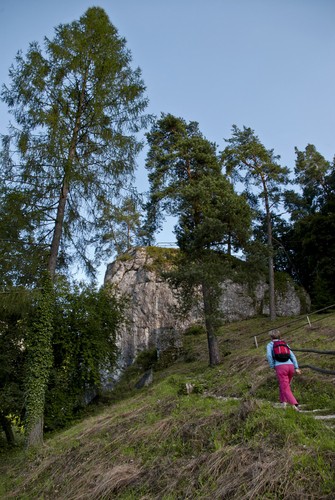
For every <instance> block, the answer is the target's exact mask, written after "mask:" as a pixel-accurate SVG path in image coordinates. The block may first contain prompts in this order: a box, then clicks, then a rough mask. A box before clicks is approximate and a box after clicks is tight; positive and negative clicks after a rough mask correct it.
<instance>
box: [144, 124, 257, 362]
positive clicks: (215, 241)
mask: <svg viewBox="0 0 335 500" xmlns="http://www.w3.org/2000/svg"><path fill="white" fill-rule="evenodd" d="M147 139H148V144H149V152H148V156H147V162H146V166H147V169H148V171H149V182H150V194H149V202H148V225H149V226H150V229H151V232H154V231H155V230H156V229H157V228H158V227H159V225H160V224H161V223H162V221H163V220H164V217H165V216H166V215H171V216H174V217H176V218H177V221H178V223H177V226H176V228H175V233H176V236H177V243H178V245H179V247H180V250H181V257H180V258H179V260H177V271H176V272H175V273H172V277H171V282H172V283H173V284H174V285H178V286H179V287H181V289H182V290H183V291H184V292H185V293H186V294H187V293H188V292H192V291H196V290H199V289H200V290H201V297H202V302H203V308H204V320H205V326H206V332H207V340H208V350H209V364H210V365H217V364H218V363H219V362H220V353H219V348H218V342H217V337H216V330H217V327H218V325H219V311H218V305H219V298H220V283H221V282H222V279H223V276H224V269H225V267H226V265H225V262H224V259H223V258H222V256H223V255H225V256H227V253H228V252H227V248H228V247H229V246H230V245H231V244H232V243H231V241H233V244H234V245H235V246H238V245H239V244H240V243H241V241H242V240H243V239H246V238H247V234H248V227H249V222H250V214H249V209H248V206H247V203H246V201H245V200H244V199H243V198H242V197H239V196H238V195H237V194H236V193H234V191H233V188H232V185H231V184H230V183H229V182H228V180H227V179H226V178H225V177H224V176H223V174H222V172H221V166H220V162H219V159H218V156H217V154H216V145H215V144H213V143H211V142H209V141H208V140H207V139H205V138H204V137H203V135H202V134H201V132H200V131H199V127H198V124H197V123H196V122H190V123H189V124H187V123H186V122H185V120H183V119H181V118H176V117H174V116H173V115H162V117H161V119H160V120H157V122H156V123H155V125H154V126H153V127H152V130H151V132H150V133H148V134H147ZM149 232H150V231H149Z"/></svg>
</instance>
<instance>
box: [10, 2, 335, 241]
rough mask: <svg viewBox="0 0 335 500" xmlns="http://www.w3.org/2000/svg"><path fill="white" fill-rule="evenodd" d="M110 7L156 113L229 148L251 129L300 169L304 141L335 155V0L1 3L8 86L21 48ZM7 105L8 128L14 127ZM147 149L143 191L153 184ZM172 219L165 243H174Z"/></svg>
mask: <svg viewBox="0 0 335 500" xmlns="http://www.w3.org/2000/svg"><path fill="white" fill-rule="evenodd" d="M92 6H100V7H102V8H103V9H104V10H105V11H106V13H107V14H108V16H109V18H110V20H111V22H112V23H113V24H114V26H115V27H116V28H117V29H118V31H119V33H120V35H122V36H123V37H125V38H126V40H127V47H128V49H130V51H131V53H132V55H133V64H134V66H136V67H137V66H139V67H140V68H141V70H142V76H143V80H144V82H145V84H146V86H147V94H148V97H149V99H150V106H149V109H148V111H149V112H150V113H153V114H155V115H156V116H159V115H160V113H161V112H165V113H172V114H174V115H176V116H179V117H181V118H184V119H185V120H186V121H191V120H192V121H197V122H198V123H199V127H200V130H201V131H202V132H203V134H204V135H205V136H206V138H207V139H209V140H210V141H213V142H216V143H217V144H218V146H219V148H218V149H219V150H222V149H223V148H224V146H225V142H224V138H229V137H230V135H231V127H232V125H233V124H236V125H237V126H238V127H240V128H241V127H243V126H244V125H245V126H247V127H251V128H252V129H254V130H255V133H256V134H257V135H258V137H259V139H260V140H261V141H262V142H263V144H264V145H265V146H266V147H267V148H273V149H274V152H275V154H279V155H280V156H281V159H282V164H283V165H286V166H288V167H289V168H290V169H291V171H292V172H293V169H294V161H295V154H294V148H295V146H296V147H298V148H299V149H304V148H305V147H306V146H307V144H308V143H312V144H314V145H315V146H316V148H317V149H318V151H319V152H320V153H321V154H323V155H324V156H325V157H326V159H328V160H332V158H333V156H334V154H335V135H334V133H335V64H334V63H335V29H334V24H335V0H95V1H90V0H0V61H1V65H0V82H1V83H6V82H8V69H9V66H10V65H11V63H12V62H13V61H14V58H15V54H16V52H17V51H18V50H21V49H22V50H23V52H25V51H26V50H27V48H28V45H29V43H30V42H32V41H35V40H36V41H38V42H40V43H43V38H44V36H47V37H49V38H51V37H52V36H53V34H54V28H55V27H56V26H58V24H60V23H69V22H71V21H73V20H76V19H79V17H80V16H81V15H82V14H83V13H84V12H85V11H86V9H87V8H88V7H92ZM8 120H9V118H8V116H7V115H6V108H5V107H4V105H3V104H2V103H1V104H0V132H1V133H4V132H5V131H6V126H7V123H8ZM143 164H144V155H142V156H141V157H140V158H139V166H138V176H137V178H138V181H137V182H138V187H139V189H140V190H142V191H145V190H146V189H147V181H146V171H145V169H144V165H143ZM171 227H172V226H171V224H169V223H167V224H166V226H165V228H164V230H163V231H162V233H160V234H159V235H158V236H157V241H158V242H169V241H173V240H174V236H173V235H172V233H171Z"/></svg>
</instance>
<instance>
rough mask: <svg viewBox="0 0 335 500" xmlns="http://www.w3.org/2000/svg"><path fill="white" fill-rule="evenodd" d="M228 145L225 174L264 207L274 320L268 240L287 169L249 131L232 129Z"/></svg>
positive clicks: (271, 254) (273, 310)
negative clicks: (238, 183) (257, 198)
mask: <svg viewBox="0 0 335 500" xmlns="http://www.w3.org/2000/svg"><path fill="white" fill-rule="evenodd" d="M226 142H227V143H228V146H226V148H225V149H224V151H223V152H222V161H223V163H224V165H225V168H226V172H227V174H228V175H229V176H232V177H233V179H234V180H236V181H240V182H242V183H243V184H244V185H245V186H246V192H247V193H248V194H250V195H251V198H252V199H253V200H255V199H256V198H255V196H257V197H259V198H260V199H261V200H262V202H263V204H264V211H265V221H266V234H267V252H268V276H269V296H270V319H271V320H274V319H275V318H276V307H275V283H274V262H273V259H274V247H273V237H272V217H273V210H274V208H275V207H276V206H278V204H279V202H280V201H281V200H282V196H281V195H282V193H281V191H282V186H283V185H285V184H286V183H287V182H288V173H289V171H288V169H287V167H282V166H281V165H280V164H279V163H278V160H279V159H280V157H279V156H278V155H274V152H273V150H272V149H271V150H269V149H266V148H265V146H264V145H263V144H262V143H261V142H260V140H259V138H258V137H257V136H256V135H255V133H254V131H253V130H252V129H251V128H247V127H243V130H241V129H239V128H238V127H237V126H236V125H234V126H233V128H232V137H231V138H230V139H226Z"/></svg>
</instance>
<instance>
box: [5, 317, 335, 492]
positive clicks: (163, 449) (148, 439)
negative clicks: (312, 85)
mask: <svg viewBox="0 0 335 500" xmlns="http://www.w3.org/2000/svg"><path fill="white" fill-rule="evenodd" d="M311 320H314V321H315V323H312V327H310V326H309V325H308V323H307V320H306V318H303V319H301V321H299V322H297V321H296V319H294V318H285V319H283V318H281V319H278V320H277V321H276V322H275V324H273V323H271V327H274V326H281V331H282V333H283V336H284V338H285V339H286V340H287V341H289V343H290V345H291V347H292V348H305V349H306V348H309V349H316V350H333V351H334V350H335V318H334V316H330V315H323V316H315V317H313V318H312V317H311ZM286 323H290V324H289V325H287V326H283V325H284V324H286ZM268 328H269V321H268V320H267V319H266V318H258V319H253V320H250V321H243V322H239V323H233V324H229V325H226V326H225V327H223V328H222V330H221V332H220V335H219V342H220V347H221V353H222V364H221V365H220V366H218V367H215V368H209V367H208V354H207V341H206V336H205V335H204V334H199V335H187V336H185V344H184V350H183V352H182V353H181V356H180V358H179V359H178V360H177V361H175V362H174V363H173V364H171V365H170V366H167V367H163V366H159V364H158V365H156V366H155V367H154V380H153V383H152V385H150V386H149V387H145V388H143V389H140V390H137V389H135V388H134V386H135V383H136V382H137V381H138V379H139V378H140V376H141V374H142V373H143V371H144V370H145V369H146V368H148V363H149V362H148V359H149V358H150V356H149V355H142V356H141V357H140V359H139V360H138V362H137V363H136V364H135V365H133V366H132V367H131V368H130V369H129V370H128V372H127V373H126V374H125V376H124V377H123V379H122V381H121V382H120V384H119V386H118V387H117V388H116V390H115V391H114V393H113V394H112V395H110V397H109V399H108V400H106V401H105V403H104V405H103V406H100V407H99V408H97V409H95V410H94V413H92V414H91V415H90V416H88V417H87V418H85V419H83V420H82V421H81V422H79V423H77V424H76V425H73V426H72V427H71V428H69V429H67V430H65V431H62V432H59V433H57V434H54V435H53V436H49V437H47V439H46V441H45V445H44V447H43V448H42V449H40V450H38V451H37V452H34V453H32V452H31V453H29V454H28V455H27V454H26V453H24V452H23V451H22V450H21V451H20V450H15V451H12V452H9V451H6V452H3V453H2V454H1V455H0V474H1V477H2V482H1V485H0V498H3V499H7V498H16V499H62V500H64V499H66V500H75V499H85V500H89V499H113V498H118V499H124V500H126V499H127V500H133V499H142V500H149V499H160V500H162V499H164V500H175V499H197V498H199V499H208V500H209V499H226V498H227V499H228V498H229V499H239V500H241V499H286V498H290V499H302V498H304V499H306V498H308V499H333V498H334V491H335V428H334V420H331V419H326V418H325V419H320V418H319V417H320V416H322V415H323V416H327V414H335V375H325V374H322V373H319V372H315V371H312V370H311V369H309V368H306V369H303V373H302V375H301V376H300V377H298V376H297V377H295V379H294V383H293V392H294V394H295V396H296V397H297V399H298V400H299V402H300V403H301V404H303V405H305V406H304V407H303V408H304V409H305V410H306V411H305V412H302V413H297V412H295V411H294V410H293V409H290V408H288V409H286V410H284V409H282V408H280V407H279V406H278V404H276V403H277V402H278V387H277V382H276V379H275V376H274V373H273V371H271V370H270V369H269V367H268V365H267V362H266V360H265V345H266V343H267V341H268V335H267V329H268ZM255 335H256V336H257V341H258V348H256V345H255V342H254V336H255ZM296 355H297V357H298V361H299V363H300V365H304V364H305V365H313V366H317V367H321V368H327V369H330V370H335V366H334V356H331V355H327V356H326V355H320V354H314V353H306V352H303V353H302V352H296ZM186 384H189V385H188V386H186ZM187 387H192V390H193V392H192V393H191V394H188V393H187ZM321 409H322V410H323V411H312V410H321ZM308 410H309V411H308ZM315 417H318V418H315Z"/></svg>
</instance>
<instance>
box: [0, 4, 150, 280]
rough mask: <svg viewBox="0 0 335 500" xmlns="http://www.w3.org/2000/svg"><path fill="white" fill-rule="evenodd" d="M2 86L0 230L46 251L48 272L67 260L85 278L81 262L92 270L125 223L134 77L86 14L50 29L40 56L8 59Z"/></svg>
mask: <svg viewBox="0 0 335 500" xmlns="http://www.w3.org/2000/svg"><path fill="white" fill-rule="evenodd" d="M9 77H10V84H9V86H3V90H2V94H1V96H2V100H3V101H4V102H5V103H6V104H7V105H8V107H9V110H10V112H11V113H12V114H13V116H14V119H15V121H16V126H15V127H12V128H11V131H10V137H7V138H6V140H5V143H4V146H3V151H2V164H1V174H2V178H3V179H4V181H5V183H6V184H5V186H6V190H5V191H3V193H1V194H3V196H4V200H5V201H6V203H7V205H6V206H7V209H6V210H7V216H6V217H7V219H6V220H5V221H4V223H6V227H7V222H8V221H10V219H13V220H14V218H18V220H19V226H18V230H19V236H20V239H22V240H23V239H24V238H23V236H26V237H27V238H28V241H29V242H31V243H34V244H40V243H43V244H45V245H48V244H50V243H52V252H53V253H52V256H53V259H57V257H58V262H57V264H58V266H60V265H62V264H63V265H64V266H67V265H69V264H70V263H72V262H73V261H74V260H77V261H80V263H81V264H84V265H85V267H86V269H87V270H88V271H89V272H91V273H92V272H93V271H94V269H93V267H92V265H93V264H92V262H91V255H94V257H95V260H96V261H98V259H99V258H100V257H101V252H103V251H104V250H105V249H106V248H107V247H108V248H109V249H110V246H111V244H113V242H114V241H115V235H116V232H117V231H118V230H119V229H120V227H121V226H122V224H123V222H126V220H125V214H124V215H123V219H124V220H121V219H120V210H119V208H120V206H122V201H120V200H121V199H122V197H123V196H122V195H123V193H126V192H127V191H126V190H123V188H127V187H129V186H128V184H129V180H130V179H131V175H132V173H133V171H134V168H135V157H136V155H137V154H138V152H139V151H140V149H141V143H140V141H138V140H137V138H136V133H137V132H138V131H139V130H140V129H141V128H143V127H145V126H146V124H147V122H148V121H149V117H148V116H147V115H145V114H144V110H145V108H146V106H147V103H148V101H147V98H146V96H145V86H144V83H143V81H142V79H141V72H140V70H139V69H138V68H137V69H133V67H132V61H131V54H130V52H129V50H128V49H127V48H126V41H125V39H124V38H122V37H120V36H119V34H118V32H117V30H116V28H115V27H114V26H113V25H112V24H111V22H110V20H109V19H108V16H107V15H106V13H105V12H104V10H103V9H101V8H99V7H91V8H89V9H88V10H87V11H86V12H85V13H84V15H82V16H81V17H80V19H79V20H78V21H73V22H72V23H69V24H61V25H60V26H58V27H57V28H56V29H55V36H54V38H52V39H48V38H45V40H44V50H42V49H41V48H40V46H39V45H38V44H37V43H32V44H30V46H29V49H28V51H27V53H26V54H25V55H23V54H22V53H21V52H20V53H18V55H17V57H16V61H15V64H13V66H12V67H11V69H10V73H9ZM13 149H15V151H16V152H17V153H16V155H14V156H13ZM128 192H129V191H128ZM59 193H61V196H60V195H59ZM69 196H71V203H70V204H69V203H68V197H69ZM11 197H15V199H16V201H17V199H19V200H20V203H17V204H16V205H15V204H13V203H10V199H11ZM112 200H115V204H114V203H113V202H112ZM128 202H129V197H128V198H126V200H125V202H124V204H123V208H124V209H126V205H127V203H128ZM129 210H130V211H132V212H133V214H134V210H133V207H131V206H129V203H128V211H129ZM113 216H115V219H118V220H116V221H115V222H116V228H115V231H114V227H113V223H114V219H113ZM55 220H56V221H57V222H56V223H55V222H54V221H55ZM127 220H128V225H129V217H128V219H127ZM120 225H121V226H120ZM8 231H9V229H8ZM0 232H1V229H0ZM111 235H114V236H113V237H111ZM104 236H105V238H104ZM15 239H18V238H17V237H16V238H15ZM60 241H61V242H62V247H61V248H62V251H61V252H60ZM92 242H94V250H95V253H94V252H92V251H91V250H92ZM120 244H121V242H120ZM21 245H22V244H21ZM29 248H30V250H31V252H30V253H31V254H32V253H33V255H35V252H33V251H34V250H35V248H36V249H37V248H39V247H37V246H36V247H35V246H30V247H29ZM36 261H38V259H37V258H36ZM51 267H53V268H54V267H55V263H54V262H53V263H52V266H51ZM49 270H50V271H53V270H54V269H51V268H49ZM52 274H53V273H52Z"/></svg>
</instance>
